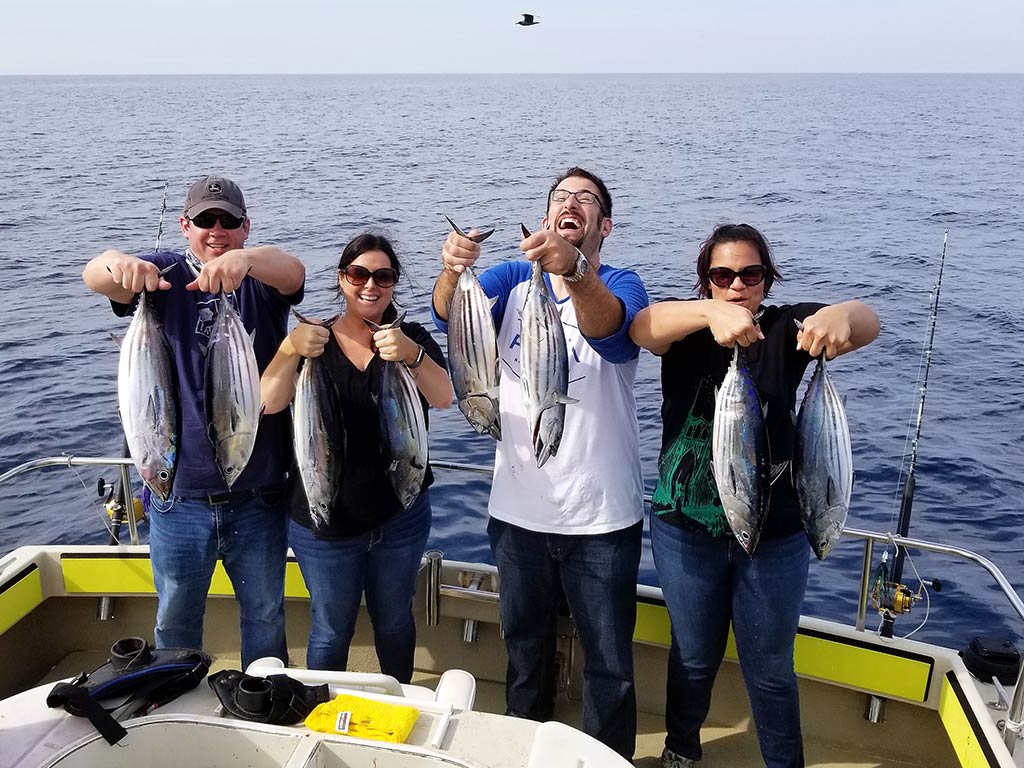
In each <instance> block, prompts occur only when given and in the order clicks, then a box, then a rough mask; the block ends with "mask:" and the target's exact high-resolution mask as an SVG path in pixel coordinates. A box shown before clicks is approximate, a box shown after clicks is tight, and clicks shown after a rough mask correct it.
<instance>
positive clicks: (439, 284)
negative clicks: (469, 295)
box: [433, 268, 459, 321]
mask: <svg viewBox="0 0 1024 768" xmlns="http://www.w3.org/2000/svg"><path fill="white" fill-rule="evenodd" d="M458 284H459V276H458V275H457V274H456V273H455V272H454V271H452V270H450V269H447V268H446V269H442V270H441V272H440V274H438V276H437V279H436V280H435V281H434V294H433V301H434V312H435V313H436V314H437V316H438V317H440V318H441V319H442V320H444V321H447V320H448V305H449V304H450V303H451V300H452V296H453V295H454V293H455V287H456V286H457V285H458Z"/></svg>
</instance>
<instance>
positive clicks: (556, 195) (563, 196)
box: [548, 189, 608, 216]
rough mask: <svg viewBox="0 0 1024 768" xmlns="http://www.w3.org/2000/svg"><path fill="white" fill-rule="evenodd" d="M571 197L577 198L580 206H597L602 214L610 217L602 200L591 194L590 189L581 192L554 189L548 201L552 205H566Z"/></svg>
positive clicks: (593, 193)
mask: <svg viewBox="0 0 1024 768" xmlns="http://www.w3.org/2000/svg"><path fill="white" fill-rule="evenodd" d="M570 195H572V196H573V197H575V198H576V202H577V203H579V204H580V205H596V206H597V207H598V208H600V209H601V213H603V214H604V215H605V216H607V215H608V211H606V210H605V207H604V203H602V202H601V198H600V197H598V195H597V193H595V192H591V191H590V190H589V189H581V190H580V191H579V192H572V191H570V190H568V189H553V190H551V194H550V195H549V196H548V200H549V202H552V203H564V202H565V201H566V200H568V199H569V196H570Z"/></svg>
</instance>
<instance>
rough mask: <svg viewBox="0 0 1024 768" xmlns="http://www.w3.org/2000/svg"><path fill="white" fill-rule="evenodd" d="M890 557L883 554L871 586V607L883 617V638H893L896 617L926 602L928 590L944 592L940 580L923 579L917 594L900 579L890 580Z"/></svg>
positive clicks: (886, 553)
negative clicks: (926, 591) (926, 590)
mask: <svg viewBox="0 0 1024 768" xmlns="http://www.w3.org/2000/svg"><path fill="white" fill-rule="evenodd" d="M888 556H889V553H888V552H885V553H883V555H882V561H881V562H880V563H879V564H878V568H877V569H875V578H874V581H873V582H872V584H871V605H872V607H873V608H874V609H875V610H876V611H878V614H879V615H880V616H881V617H882V627H881V630H880V634H881V635H882V636H883V637H892V631H893V624H894V622H895V620H896V617H897V616H902V615H903V614H906V613H910V611H911V610H912V609H913V608H914V606H915V605H917V604H918V603H919V602H921V601H922V600H924V599H925V589H926V588H927V589H932V590H934V591H935V592H941V591H942V582H941V581H939V580H938V579H921V581H920V583H919V584H918V587H917V592H913V591H911V589H910V587H908V586H907V585H906V584H903V583H901V582H900V580H899V578H898V577H895V578H890V575H889V562H888V560H889V557H888Z"/></svg>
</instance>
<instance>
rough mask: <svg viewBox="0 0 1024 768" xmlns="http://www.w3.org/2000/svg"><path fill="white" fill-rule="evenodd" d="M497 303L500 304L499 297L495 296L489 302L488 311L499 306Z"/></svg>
mask: <svg viewBox="0 0 1024 768" xmlns="http://www.w3.org/2000/svg"><path fill="white" fill-rule="evenodd" d="M497 303H498V297H497V296H493V297H492V298H489V299H488V300H487V308H488V309H494V305H495V304H497Z"/></svg>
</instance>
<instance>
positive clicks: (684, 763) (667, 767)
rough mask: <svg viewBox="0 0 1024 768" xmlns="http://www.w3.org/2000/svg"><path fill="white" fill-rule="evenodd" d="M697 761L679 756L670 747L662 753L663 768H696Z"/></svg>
mask: <svg viewBox="0 0 1024 768" xmlns="http://www.w3.org/2000/svg"><path fill="white" fill-rule="evenodd" d="M697 762H698V761H697V760H694V759H693V758H692V757H683V756H682V755H677V754H676V753H675V752H673V751H672V750H671V749H669V748H668V747H665V749H664V750H663V751H662V753H661V768H696V765H697Z"/></svg>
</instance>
